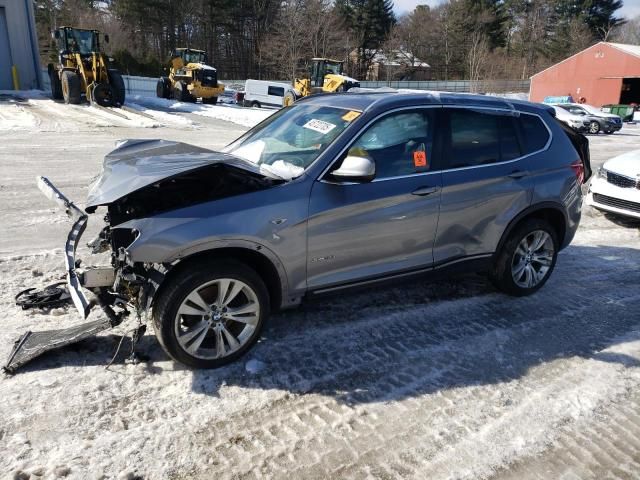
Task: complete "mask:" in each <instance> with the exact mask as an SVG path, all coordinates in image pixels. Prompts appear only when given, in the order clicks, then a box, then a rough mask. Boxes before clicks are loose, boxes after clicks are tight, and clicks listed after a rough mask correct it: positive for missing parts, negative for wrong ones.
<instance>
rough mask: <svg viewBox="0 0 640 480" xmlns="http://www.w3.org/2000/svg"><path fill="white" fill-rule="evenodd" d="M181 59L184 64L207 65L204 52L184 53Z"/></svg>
mask: <svg viewBox="0 0 640 480" xmlns="http://www.w3.org/2000/svg"><path fill="white" fill-rule="evenodd" d="M182 58H183V60H184V63H207V57H206V55H205V54H204V52H193V51H191V52H190V51H185V52H184V55H183V57H182Z"/></svg>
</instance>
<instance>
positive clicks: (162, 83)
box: [156, 77, 171, 98]
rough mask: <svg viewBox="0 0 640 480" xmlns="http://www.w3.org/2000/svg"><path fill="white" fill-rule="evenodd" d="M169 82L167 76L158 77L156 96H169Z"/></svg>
mask: <svg viewBox="0 0 640 480" xmlns="http://www.w3.org/2000/svg"><path fill="white" fill-rule="evenodd" d="M170 94H171V82H170V81H169V79H168V78H167V77H160V78H159V79H158V83H156V96H157V97H158V98H169V97H170V96H171V95H170Z"/></svg>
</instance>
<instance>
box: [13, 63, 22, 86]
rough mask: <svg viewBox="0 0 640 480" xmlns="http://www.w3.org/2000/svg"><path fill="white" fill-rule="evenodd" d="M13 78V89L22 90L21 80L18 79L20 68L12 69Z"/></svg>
mask: <svg viewBox="0 0 640 480" xmlns="http://www.w3.org/2000/svg"><path fill="white" fill-rule="evenodd" d="M11 76H12V77H13V89H14V90H20V80H19V79H18V68H17V67H16V66H15V65H13V66H12V67H11Z"/></svg>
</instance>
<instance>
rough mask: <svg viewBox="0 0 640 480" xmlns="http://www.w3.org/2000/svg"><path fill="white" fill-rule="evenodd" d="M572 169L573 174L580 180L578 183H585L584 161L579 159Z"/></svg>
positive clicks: (572, 165)
mask: <svg viewBox="0 0 640 480" xmlns="http://www.w3.org/2000/svg"><path fill="white" fill-rule="evenodd" d="M571 169H572V170H573V173H575V174H576V178H577V179H578V183H579V184H580V185H582V184H583V183H584V164H583V163H582V160H580V159H578V160H576V161H575V162H573V163H572V164H571Z"/></svg>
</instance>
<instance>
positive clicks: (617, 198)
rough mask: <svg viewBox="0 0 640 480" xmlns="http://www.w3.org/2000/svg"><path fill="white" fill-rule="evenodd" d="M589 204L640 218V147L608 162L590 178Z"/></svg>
mask: <svg viewBox="0 0 640 480" xmlns="http://www.w3.org/2000/svg"><path fill="white" fill-rule="evenodd" d="M587 203H588V204H589V205H591V206H593V207H595V208H597V209H598V210H603V211H605V212H611V213H615V214H617V215H623V216H626V217H633V218H638V219H640V150H634V151H632V152H627V153H624V154H622V155H619V156H617V157H614V158H612V159H610V160H608V161H607V162H605V164H604V165H603V166H602V167H601V168H599V169H598V174H597V175H596V176H595V177H594V178H593V179H592V180H591V184H590V186H589V193H588V195H587Z"/></svg>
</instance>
